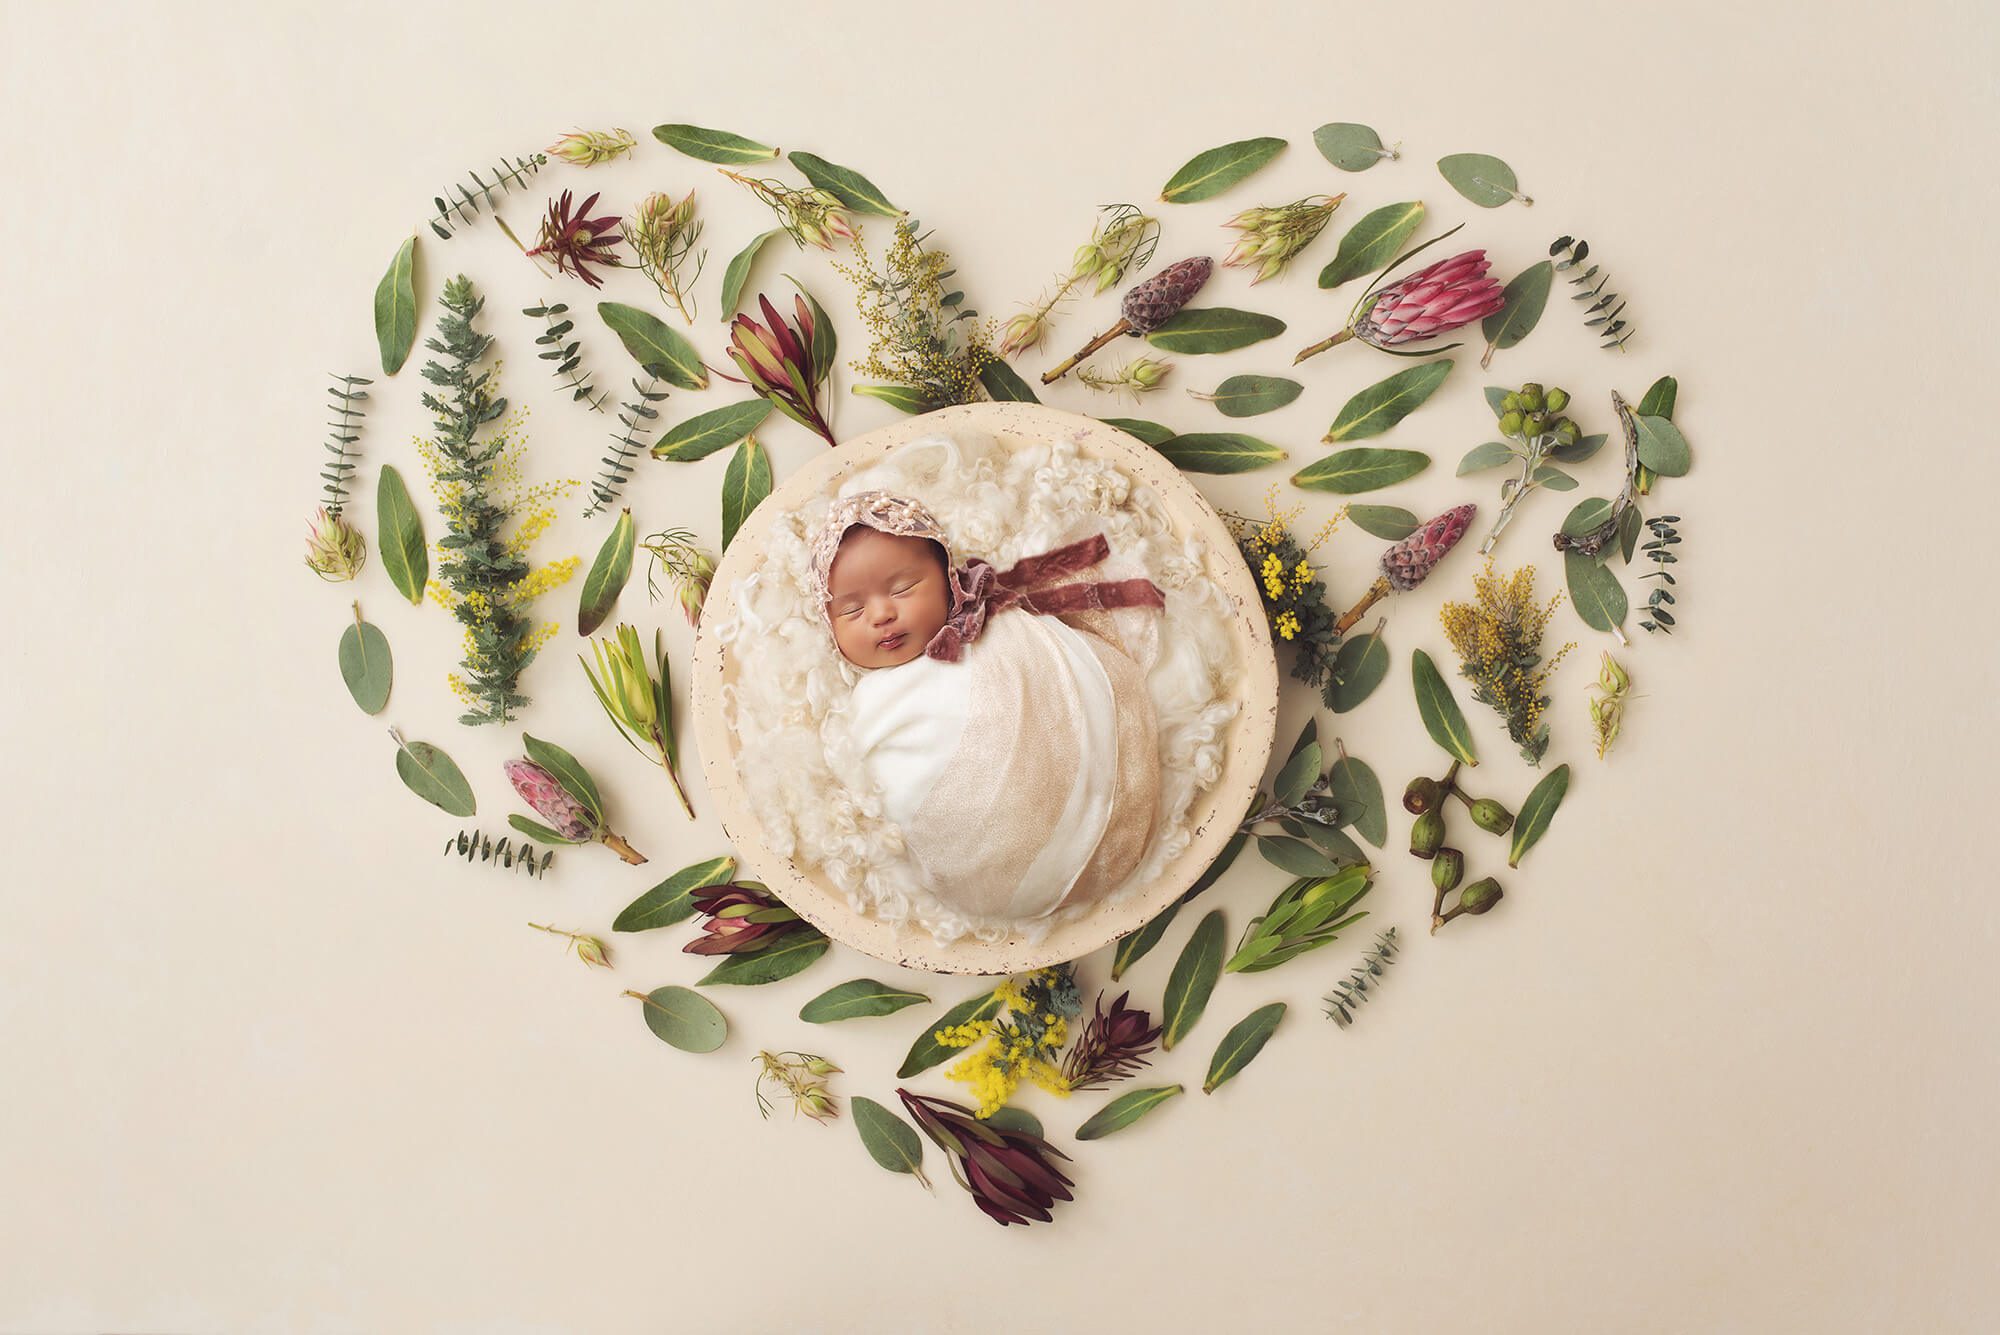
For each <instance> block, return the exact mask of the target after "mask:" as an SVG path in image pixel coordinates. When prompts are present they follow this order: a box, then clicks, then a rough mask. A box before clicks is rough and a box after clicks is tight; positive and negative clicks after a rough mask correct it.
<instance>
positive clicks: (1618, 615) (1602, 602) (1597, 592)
mask: <svg viewBox="0 0 2000 1335" xmlns="http://www.w3.org/2000/svg"><path fill="white" fill-rule="evenodd" d="M1563 574H1564V575H1565V576H1566V577H1567V578H1568V580H1569V600H1570V602H1572V603H1574V604H1575V605H1576V614H1577V615H1578V616H1580V617H1582V618H1583V623H1584V624H1585V625H1586V626H1589V627H1590V628H1591V629H1592V630H1602V631H1609V630H1611V629H1612V628H1613V627H1615V626H1619V625H1622V624H1623V623H1624V621H1625V610H1626V599H1625V586H1624V585H1623V584H1620V583H1619V582H1618V576H1616V575H1614V574H1613V573H1611V571H1610V570H1609V569H1607V568H1606V567H1605V566H1604V565H1603V564H1602V563H1601V562H1599V561H1598V559H1597V558H1596V557H1594V556H1585V555H1584V554H1583V553H1582V552H1564V553H1563Z"/></svg>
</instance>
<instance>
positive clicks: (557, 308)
mask: <svg viewBox="0 0 2000 1335" xmlns="http://www.w3.org/2000/svg"><path fill="white" fill-rule="evenodd" d="M521 314H523V315H525V316H527V317H528V318H529V319H531V320H546V321H548V325H549V327H548V329H547V330H545V331H544V332H543V333H541V334H538V335H536V337H535V342H536V343H537V344H538V345H539V346H541V347H544V348H546V349H548V351H546V352H538V353H536V354H535V355H536V356H537V357H539V358H541V359H542V360H543V361H545V362H554V363H555V364H556V365H555V368H554V369H555V376H556V379H557V380H560V381H562V387H563V388H564V389H566V390H569V391H570V396H569V397H570V401H571V402H572V403H588V404H589V405H590V410H591V411H592V412H594V413H601V412H603V411H604V400H605V395H604V394H602V393H600V392H599V391H598V390H596V389H595V388H593V387H592V386H591V383H590V372H588V371H579V370H578V369H577V367H578V366H579V365H581V364H582V362H583V357H582V354H581V352H580V351H579V350H580V349H581V348H582V346H583V345H582V344H581V343H578V342H575V341H573V340H572V341H571V342H568V343H565V342H563V339H565V338H567V337H568V336H569V333H570V331H571V330H573V329H575V328H576V322H575V321H574V320H572V319H570V318H569V307H568V306H567V305H566V304H564V303H563V302H560V301H558V302H555V303H553V304H550V303H544V304H542V305H539V306H529V307H527V308H526V309H524V310H523V311H522V312H521ZM565 377H567V379H565Z"/></svg>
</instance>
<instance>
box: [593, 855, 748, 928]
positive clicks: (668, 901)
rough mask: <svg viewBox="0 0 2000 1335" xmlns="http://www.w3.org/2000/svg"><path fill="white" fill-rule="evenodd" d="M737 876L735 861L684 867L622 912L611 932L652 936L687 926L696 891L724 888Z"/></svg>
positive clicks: (725, 859) (723, 859) (714, 860)
mask: <svg viewBox="0 0 2000 1335" xmlns="http://www.w3.org/2000/svg"><path fill="white" fill-rule="evenodd" d="M735 874H736V859H735V858H733V857H720V858H710V859H708V861H706V862H696V863H692V864H690V865H689V866H686V867H682V868H681V869H680V870H679V871H677V872H675V873H674V874H673V875H672V876H669V877H668V878H667V879H666V880H664V881H661V882H660V883H659V884H658V885H656V886H654V887H653V888H652V889H651V890H648V891H647V892H646V893H645V894H643V895H640V896H639V897H638V898H637V899H635V900H633V901H632V902H631V903H630V904H627V905H626V906H625V907H624V908H623V909H622V910H620V911H619V914H618V916H617V917H616V918H613V919H612V920H611V930H612V931H614V932H648V931H651V930H652V929H653V928H655V927H671V926H673V925H674V924H675V923H678V922H686V921H687V920H688V919H689V918H692V917H693V916H694V892H695V891H697V890H700V889H703V888H705V887H707V886H711V885H721V884H722V883H723V882H725V881H727V880H728V879H729V878H730V877H732V876H734V875H735Z"/></svg>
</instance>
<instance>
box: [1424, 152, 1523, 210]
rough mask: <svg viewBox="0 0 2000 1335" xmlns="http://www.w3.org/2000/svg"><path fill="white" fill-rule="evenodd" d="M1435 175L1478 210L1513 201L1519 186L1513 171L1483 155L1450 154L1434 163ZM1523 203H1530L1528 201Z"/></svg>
mask: <svg viewBox="0 0 2000 1335" xmlns="http://www.w3.org/2000/svg"><path fill="white" fill-rule="evenodd" d="M1437 168H1438V172H1439V174H1441V175H1442V176H1443V177H1444V179H1445V180H1447V181H1449V182H1450V183H1451V188H1452V189H1454V190H1456V191H1458V193H1459V194H1461V195H1464V196H1465V197H1466V198H1467V199H1469V200H1471V201H1472V202H1473V203H1475V204H1477V205H1479V207H1480V208H1482V209H1491V208H1497V207H1499V206H1500V205H1502V204H1505V203H1506V202H1507V201H1508V200H1510V199H1512V198H1514V196H1515V193H1516V191H1517V189H1518V187H1519V186H1520V182H1518V181H1516V180H1515V179H1514V169H1513V168H1512V167H1509V166H1508V165H1507V164H1506V163H1504V162H1502V161H1500V159H1498V158H1495V157H1489V156H1488V155H1486V154H1484V153H1451V154H1447V155H1446V156H1444V157H1441V158H1439V159H1438V164H1437ZM1524 202H1528V203H1532V202H1533V201H1531V200H1524Z"/></svg>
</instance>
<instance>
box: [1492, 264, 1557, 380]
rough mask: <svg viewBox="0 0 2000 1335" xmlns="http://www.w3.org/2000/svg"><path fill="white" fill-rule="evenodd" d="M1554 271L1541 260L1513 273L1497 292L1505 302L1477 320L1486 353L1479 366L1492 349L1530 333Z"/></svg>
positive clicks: (1546, 301) (1543, 305)
mask: <svg viewBox="0 0 2000 1335" xmlns="http://www.w3.org/2000/svg"><path fill="white" fill-rule="evenodd" d="M1555 273H1556V270H1555V266H1554V265H1553V264H1551V263H1550V262H1549V261H1547V260H1542V261H1540V262H1539V263H1536V264H1531V265H1529V266H1528V267H1527V268H1525V269H1523V270H1521V272H1520V273H1518V274H1516V275H1514V279H1513V281H1512V282H1510V283H1508V284H1507V287H1506V289H1505V290H1504V291H1503V292H1502V293H1501V297H1502V298H1503V299H1504V300H1505V301H1506V303H1507V304H1506V305H1504V306H1502V307H1501V308H1500V309H1499V310H1497V311H1495V312H1493V314H1491V315H1489V316H1487V317H1486V318H1485V319H1484V320H1483V321H1481V322H1480V325H1479V330H1480V332H1481V333H1483V334H1485V335H1486V356H1485V357H1482V358H1480V360H1479V364H1480V365H1481V366H1484V365H1486V363H1487V361H1488V359H1490V358H1491V357H1492V356H1493V351H1494V349H1496V348H1511V347H1513V346H1514V345H1515V344H1516V343H1519V342H1520V341H1521V340H1522V339H1524V338H1526V337H1527V336H1528V335H1529V334H1530V333H1532V332H1534V328H1535V326H1536V325H1537V324H1539V323H1540V322H1541V318H1542V311H1543V309H1544V308H1546V307H1547V306H1548V304H1549V284H1550V283H1551V282H1553V281H1554V280H1555Z"/></svg>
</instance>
